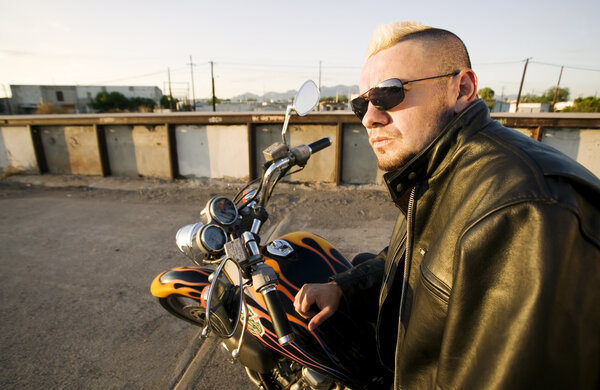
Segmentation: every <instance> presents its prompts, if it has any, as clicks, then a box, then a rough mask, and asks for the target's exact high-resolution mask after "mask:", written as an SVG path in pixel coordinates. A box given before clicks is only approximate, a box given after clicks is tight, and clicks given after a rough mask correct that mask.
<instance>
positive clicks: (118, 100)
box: [90, 91, 130, 112]
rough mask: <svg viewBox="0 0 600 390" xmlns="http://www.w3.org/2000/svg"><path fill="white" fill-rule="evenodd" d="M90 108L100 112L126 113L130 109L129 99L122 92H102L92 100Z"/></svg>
mask: <svg viewBox="0 0 600 390" xmlns="http://www.w3.org/2000/svg"><path fill="white" fill-rule="evenodd" d="M90 106H92V108H93V109H94V110H96V111H99V112H111V111H113V112H114V111H125V110H128V109H129V106H130V103H129V99H127V98H126V97H125V95H123V94H122V93H120V92H106V91H102V92H99V93H98V94H97V95H96V98H95V99H94V100H92V102H91V103H90Z"/></svg>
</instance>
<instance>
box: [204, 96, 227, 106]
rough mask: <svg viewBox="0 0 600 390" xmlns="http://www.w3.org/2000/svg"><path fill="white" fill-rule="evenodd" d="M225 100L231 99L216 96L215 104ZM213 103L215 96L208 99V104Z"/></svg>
mask: <svg viewBox="0 0 600 390" xmlns="http://www.w3.org/2000/svg"><path fill="white" fill-rule="evenodd" d="M224 101H229V99H225V100H223V99H219V98H218V97H216V96H215V104H221V103H223V102H224ZM212 104H213V98H210V99H208V105H209V106H212Z"/></svg>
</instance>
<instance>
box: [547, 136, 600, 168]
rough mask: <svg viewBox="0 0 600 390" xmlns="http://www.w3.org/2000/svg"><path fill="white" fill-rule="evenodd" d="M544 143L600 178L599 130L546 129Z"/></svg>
mask: <svg viewBox="0 0 600 390" xmlns="http://www.w3.org/2000/svg"><path fill="white" fill-rule="evenodd" d="M542 142H543V143H545V144H548V145H550V146H552V147H554V148H556V149H558V150H560V151H561V152H563V153H564V154H566V155H567V156H569V157H571V158H572V159H573V160H576V161H578V162H579V163H580V164H581V165H583V166H584V167H586V168H587V169H589V170H590V171H592V173H593V174H594V175H596V176H598V177H600V131H599V130H597V129H569V128H566V129H565V128H556V129H545V130H544V132H543V134H542Z"/></svg>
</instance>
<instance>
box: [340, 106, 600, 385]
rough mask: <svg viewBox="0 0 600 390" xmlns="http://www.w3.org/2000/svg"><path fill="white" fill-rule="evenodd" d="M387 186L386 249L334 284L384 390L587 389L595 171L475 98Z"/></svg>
mask: <svg viewBox="0 0 600 390" xmlns="http://www.w3.org/2000/svg"><path fill="white" fill-rule="evenodd" d="M385 181H386V184H387V186H388V188H389V190H390V193H391V196H392V199H393V200H394V201H395V202H396V204H397V205H398V206H399V207H400V209H401V210H402V212H401V213H400V215H399V217H398V220H397V222H396V226H395V228H394V230H393V233H392V236H391V240H390V245H389V247H388V248H386V249H385V250H384V251H383V252H382V253H380V254H379V256H378V257H377V258H375V259H373V260H369V261H367V262H365V263H363V264H361V265H359V266H357V267H355V268H353V269H351V270H350V271H348V272H346V273H344V274H340V275H339V276H337V277H336V278H335V280H336V281H337V283H338V284H339V285H340V287H341V289H342V291H343V292H344V299H345V300H346V303H348V305H349V306H351V307H353V308H356V309H357V314H362V315H364V314H367V315H369V316H372V317H371V318H372V319H373V320H375V318H376V320H377V343H378V348H379V354H380V357H381V360H382V362H383V363H384V365H386V366H387V367H389V368H390V371H393V372H394V375H395V381H394V382H395V384H394V387H395V388H405V389H432V388H443V389H517V388H519V389H521V388H526V389H531V388H543V389H548V388H561V389H565V388H598V385H599V384H600V382H599V367H600V181H599V180H598V178H596V177H595V176H594V175H593V174H592V173H590V172H589V171H587V170H586V169H585V168H583V167H582V166H580V165H579V164H577V163H575V162H574V161H572V160H571V159H569V158H568V157H566V156H564V155H563V154H561V153H559V152H557V151H556V150H554V149H552V148H550V147H548V146H546V145H543V144H542V143H540V142H537V141H535V140H532V139H530V138H528V137H526V136H524V135H522V134H520V133H518V132H516V131H514V130H510V129H507V128H505V127H503V126H502V125H500V124H499V123H498V122H496V121H493V120H492V119H491V118H490V116H489V113H488V109H487V107H486V105H485V104H484V103H483V101H481V100H477V101H475V102H474V103H473V104H471V105H470V106H469V107H468V108H467V109H465V110H464V111H463V112H462V113H460V114H459V115H458V116H457V117H455V118H454V120H453V121H452V122H451V123H450V124H449V125H448V126H447V127H446V128H445V130H444V131H443V132H442V133H441V135H440V136H439V137H438V138H437V139H436V140H434V141H433V142H432V143H431V144H430V145H429V146H428V147H427V148H426V149H425V150H424V151H423V152H421V153H420V154H419V155H418V156H416V157H415V158H414V159H412V160H411V161H410V162H409V163H408V164H407V165H406V166H405V167H403V168H402V169H401V170H399V171H396V172H391V173H387V174H386V175H385ZM407 200H408V202H407ZM404 259H406V261H404ZM377 302H378V304H377ZM399 307H401V308H402V310H401V314H400V313H399ZM377 308H378V310H375V309H377ZM375 316H377V317H375ZM399 322H400V323H401V326H398V323H399Z"/></svg>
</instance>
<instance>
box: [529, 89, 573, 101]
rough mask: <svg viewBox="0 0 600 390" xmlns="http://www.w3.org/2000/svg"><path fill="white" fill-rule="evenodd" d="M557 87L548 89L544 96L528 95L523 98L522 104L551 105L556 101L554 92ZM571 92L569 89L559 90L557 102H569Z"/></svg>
mask: <svg viewBox="0 0 600 390" xmlns="http://www.w3.org/2000/svg"><path fill="white" fill-rule="evenodd" d="M555 91H556V87H550V88H548V89H547V90H546V91H545V92H544V93H543V94H542V95H535V94H532V93H528V94H526V95H525V96H521V102H523V103H548V104H551V103H552V102H553V101H554V92H555ZM569 95H570V91H569V88H560V87H559V88H558V93H557V94H556V101H557V102H565V101H567V100H569Z"/></svg>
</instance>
